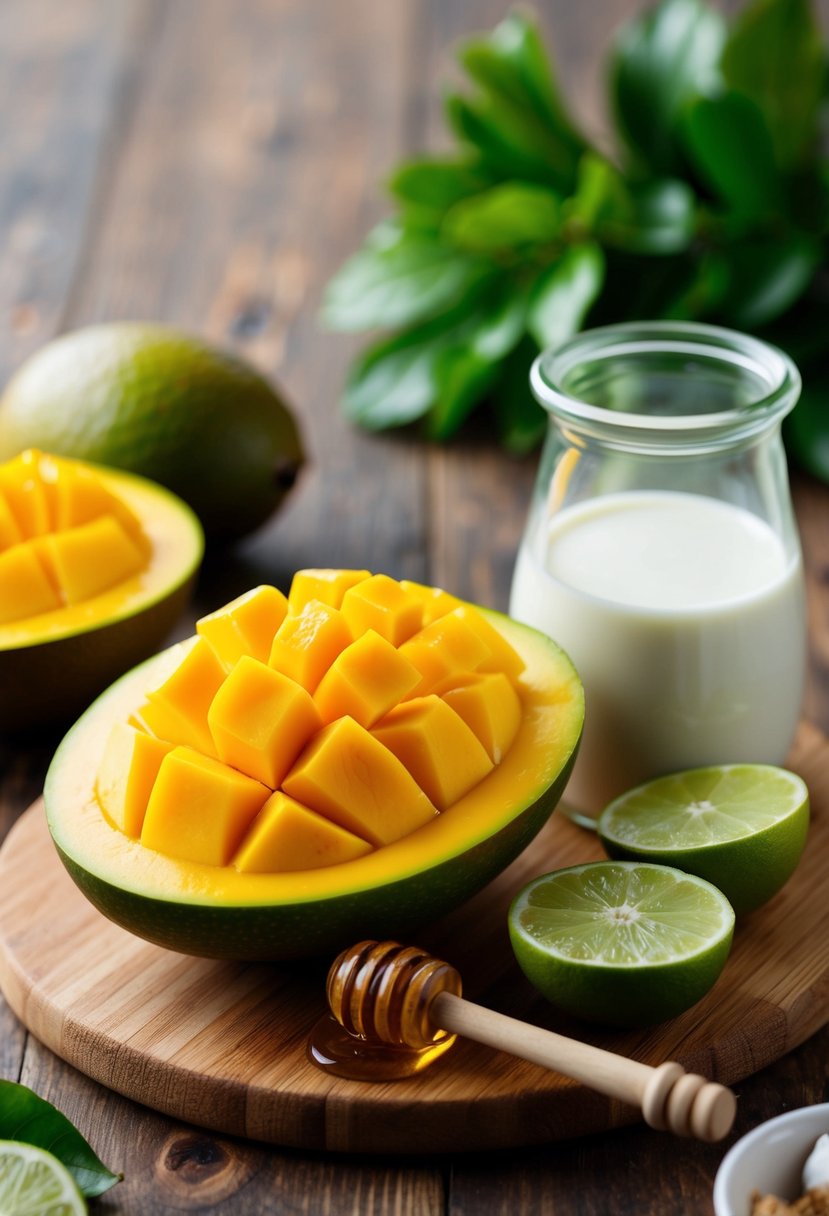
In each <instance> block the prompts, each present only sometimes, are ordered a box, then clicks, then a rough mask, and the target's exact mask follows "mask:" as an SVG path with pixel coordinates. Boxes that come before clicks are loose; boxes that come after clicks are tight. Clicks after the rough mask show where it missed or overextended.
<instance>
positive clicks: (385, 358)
mask: <svg viewBox="0 0 829 1216" xmlns="http://www.w3.org/2000/svg"><path fill="white" fill-rule="evenodd" d="M451 341H452V335H451V331H450V332H449V334H447V331H444V330H440V329H436V327H435V325H434V324H431V325H425V326H422V327H421V328H419V329H413V330H407V331H406V332H405V333H403V334H398V335H396V336H395V337H393V338H391V339H386V340H385V341H382V342H378V343H376V344H375V345H374V346H371V347H369V349H368V350H366V351H364V352H363V354H362V355H361V356H360V357H359V358H358V359H357V360H356V361H355V362H354V363H353V364H352V367H351V370H350V372H349V376H348V379H347V381H346V385H345V391H344V394H343V401H342V406H343V411H344V413H345V415H346V417H347V418H348V419H350V420H351V421H352V422H358V423H359V424H360V425H361V426H364V427H366V428H367V429H368V430H372V431H379V430H383V429H384V428H385V427H395V426H405V425H407V424H408V423H410V422H414V421H415V420H416V419H418V418H422V417H423V415H424V414H425V413H426V411H427V410H428V409H429V407H430V406H431V405H432V402H433V401H434V399H435V395H436V392H437V379H436V367H437V361H438V359H439V357H440V356H441V354H442V353H443V352H444V350H446V349H447V346H448V345H449V344H450V342H451Z"/></svg>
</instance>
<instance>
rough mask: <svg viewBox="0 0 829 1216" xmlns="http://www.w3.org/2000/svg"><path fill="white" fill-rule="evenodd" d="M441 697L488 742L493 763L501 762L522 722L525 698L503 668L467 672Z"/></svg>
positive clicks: (472, 729)
mask: <svg viewBox="0 0 829 1216" xmlns="http://www.w3.org/2000/svg"><path fill="white" fill-rule="evenodd" d="M440 695H441V698H442V699H443V700H444V701H445V702H446V704H447V705H449V706H450V707H451V708H452V709H454V711H455V713H456V714H459V715H460V717H461V718H463V720H464V722H465V723H466V725H467V726H468V727H469V729H470V730H471V731H472V732H473V733H474V735H475V736H476V738H477V739H478V740H479V741H480V742H481V743H482V744H483V745H484V747H485V748H486V750H487V754H488V755H489V758H490V760H492V762H493V764H500V763H501V761H502V760H503V758H504V756H505V755H506V754H507V752H508V751H509V749H510V748H511V747H512V744H513V741H514V739H515V736H516V735H517V734H518V727H519V726H520V725H521V713H522V710H521V701H520V699H519V697H518V693H517V692H516V691H515V688H514V686H513V684H512V683H511V682H510V680H509V679H508V678H507V677H506V676H505V675H504V673H503V672H502V671H493V672H487V673H486V674H482V675H470V676H466V677H465V678H464V680H463V681H462V682H461V683H456V684H455V686H454V687H451V688H447V689H445V690H441V692H440Z"/></svg>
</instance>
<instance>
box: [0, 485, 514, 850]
mask: <svg viewBox="0 0 829 1216" xmlns="http://www.w3.org/2000/svg"><path fill="white" fill-rule="evenodd" d="M47 505H48V504H47ZM77 526H78V527H80V528H83V527H86V526H88V525H86V524H79V525H77ZM39 543H42V541H41V542H39ZM20 548H21V546H19V545H17V546H15V547H14V548H13V549H10V550H9V552H16V550H18V549H20ZM3 556H4V555H3V554H0V559H2V557H3ZM0 579H2V561H1V560H0ZM0 585H1V584H0ZM50 585H51V584H50V583H49V580H48V577H47V579H46V586H47V587H48V586H50ZM35 593H36V592H35V591H33V592H32V594H33V595H34V594H35ZM523 667H524V665H523V662H522V660H521V659H520V658H519V656H518V655H517V653H516V652H515V651H514V650H513V648H512V647H511V646H510V644H509V643H508V642H507V641H506V639H505V638H504V637H503V636H502V635H501V634H500V633H499V632H498V630H497V629H496V628H495V627H494V626H493V625H491V624H490V623H489V622H488V621H487V620H485V619H484V617H483V616H482V615H481V614H480V613H479V612H477V611H476V610H475V609H474V608H472V607H471V606H470V605H468V604H464V603H462V602H461V601H460V600H458V599H456V598H455V597H454V596H452V595H450V594H449V593H447V592H445V591H442V590H441V589H439V588H431V587H425V586H422V585H420V584H416V583H402V582H397V581H395V580H394V579H391V578H389V577H387V576H386V575H372V574H370V573H369V572H368V571H366V570H303V571H299V572H298V573H297V574H296V575H295V576H294V580H293V583H292V586H291V588H290V592H289V594H288V596H287V598H286V597H285V596H284V595H282V593H281V592H280V591H278V590H277V589H276V588H274V587H267V586H263V587H257V588H255V589H254V590H252V591H250V592H248V593H247V594H246V595H243V596H240V597H239V598H238V599H237V600H234V601H233V602H232V603H230V604H228V605H227V606H226V607H224V608H221V609H218V610H217V611H216V612H213V613H211V614H210V615H209V616H206V617H204V618H202V620H200V621H199V622H198V623H197V626H196V636H195V637H193V638H190V639H189V640H187V641H185V642H182V643H180V644H179V647H178V651H177V652H176V655H175V661H173V662H172V666H171V667H168V669H167V675H166V678H165V680H164V682H163V683H162V684H161V685H159V686H158V687H155V688H149V689H147V692H146V701H145V703H144V704H143V705H141V706H139V707H138V708H137V709H136V710H135V711H134V712H133V713H132V714H131V715H130V717H129V721H128V722H123V723H122V722H118V723H116V724H115V726H114V727H113V730H112V735H111V738H110V740H109V743H108V745H107V747H106V749H105V751H104V755H103V760H102V762H101V766H100V770H99V772H98V777H97V783H96V796H97V799H98V802H99V804H100V806H101V810H102V812H103V814H104V816H105V818H106V820H107V822H108V823H109V824H110V825H112V826H113V827H114V828H115V829H116V830H118V831H121V832H123V833H124V834H125V835H127V836H129V837H131V838H132V839H133V840H140V843H141V845H142V846H144V847H145V848H147V849H151V850H154V851H156V852H159V853H163V854H165V855H167V856H169V857H172V858H176V859H179V860H182V861H188V862H199V863H203V864H206V865H211V866H231V867H233V868H234V869H235V870H237V871H238V872H239V873H256V874H262V873H280V872H285V873H288V872H296V871H302V870H313V869H317V868H321V867H328V866H336V865H344V864H348V863H349V862H351V861H355V860H357V859H358V858H360V857H362V856H364V855H365V854H366V853H369V852H372V851H373V850H376V849H382V848H384V847H385V846H387V845H391V844H394V843H395V842H397V841H400V840H403V839H404V838H405V837H406V836H408V835H410V834H411V833H413V832H418V831H419V830H420V829H425V828H427V827H428V825H429V824H430V823H431V822H432V821H433V820H434V819H435V817H436V816H440V815H444V814H446V813H447V812H448V811H450V810H451V809H452V808H453V807H454V806H455V805H456V804H458V803H460V801H461V800H462V799H463V798H464V796H465V795H466V794H468V793H469V792H470V791H471V790H473V789H474V788H475V787H476V786H477V785H478V784H479V783H480V782H481V781H483V780H485V779H486V778H487V777H488V776H489V774H490V773H492V772H493V770H494V768H496V767H497V765H498V764H499V763H500V761H501V760H502V759H503V758H504V757H505V755H506V754H507V752H508V751H509V749H510V746H511V744H512V742H513V739H514V738H515V736H516V734H517V732H518V729H519V726H520V723H521V719H522V714H523V709H522V684H521V678H522V672H523Z"/></svg>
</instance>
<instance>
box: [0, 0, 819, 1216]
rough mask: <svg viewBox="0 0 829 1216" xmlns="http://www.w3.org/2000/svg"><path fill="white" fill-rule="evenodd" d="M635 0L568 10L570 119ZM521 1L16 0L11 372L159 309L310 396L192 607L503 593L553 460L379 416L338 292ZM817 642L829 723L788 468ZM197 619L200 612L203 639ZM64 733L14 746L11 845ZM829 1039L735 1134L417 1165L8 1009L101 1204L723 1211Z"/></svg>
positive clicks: (10, 136)
mask: <svg viewBox="0 0 829 1216" xmlns="http://www.w3.org/2000/svg"><path fill="white" fill-rule="evenodd" d="M640 7H641V5H640V4H639V3H638V0H590V2H588V3H582V4H574V3H572V0H548V3H547V4H546V5H545V6H544V24H545V27H546V30H547V33H548V36H549V37H550V38H551V40H552V41H554V43H555V46H556V48H557V58H558V62H559V65H560V68H561V74H562V76H563V78H564V82H565V85H566V88H567V91H568V93H569V95H570V96H571V98H572V99H573V101H574V104H575V107H576V109H577V112H578V113H579V115H580V116H581V117H582V119H583V120H584V122H585V123H586V124H587V125H588V126H589V127H591V128H592V129H593V130H600V129H601V124H602V112H601V106H600V101H599V98H600V87H599V86H600V74H599V65H600V62H601V59H602V56H603V54H604V52H605V49H606V47H607V44H608V42H609V40H610V37H611V34H612V30H613V28H614V27H615V26H616V25H617V24H618V23H619V22H620V21H622V20H623V19H625V18H626V17H628V16H630V15H631V14H632V13H633V12H635V11H636V10H637V9H638V8H640ZM731 7H733V6H731ZM503 11H504V4H503V2H502V0H444V2H443V3H441V2H440V0H432V2H429V0H392V2H390V3H385V4H383V3H378V0H348V3H343V4H335V3H332V2H331V0H328V2H326V0H236V2H233V0H70V2H68V3H67V0H3V6H2V27H1V28H0V112H1V113H2V116H3V117H2V137H0V138H1V139H2V142H0V233H1V234H2V240H0V309H2V316H3V319H4V323H3V324H2V326H0V378H2V380H5V378H6V377H7V375H8V374H9V373H11V372H12V371H13V370H14V368H16V367H17V365H18V364H19V363H20V361H21V360H22V359H23V358H24V357H25V356H26V355H27V354H28V353H29V352H30V351H32V350H34V349H35V348H36V347H37V346H39V345H40V344H42V343H43V342H45V341H47V340H48V339H49V338H51V337H52V336H53V335H55V334H57V333H59V332H61V331H63V330H66V329H71V328H74V327H77V326H80V325H84V324H87V323H89V322H92V321H98V320H113V319H121V318H145V319H148V318H157V319H161V320H164V321H168V322H173V323H176V324H179V325H182V326H185V327H187V328H189V329H192V330H195V331H198V332H200V333H202V334H204V335H206V336H207V337H209V338H211V339H213V340H216V341H218V342H220V343H223V344H227V345H229V346H231V347H235V348H236V349H237V350H239V351H240V352H241V353H243V354H244V355H247V356H249V357H250V358H251V359H253V360H254V361H255V362H256V363H258V364H259V365H260V366H261V367H262V368H263V369H264V370H265V371H266V372H267V373H269V374H271V375H273V376H274V377H275V378H276V379H277V380H278V381H279V382H280V383H281V384H282V385H283V386H284V388H285V390H286V391H287V393H288V394H289V396H290V398H291V399H292V400H293V401H294V403H295V404H296V407H297V410H298V411H299V414H300V416H301V420H302V426H303V431H304V434H305V438H306V444H307V447H308V450H309V453H310V455H311V459H310V462H309V465H308V467H307V469H306V470H305V473H304V475H303V477H302V480H301V482H300V484H299V485H298V487H297V489H296V490H295V492H294V494H293V496H292V498H291V501H290V504H289V506H288V507H287V508H286V509H285V510H284V511H283V513H282V514H281V515H280V516H279V517H278V519H277V520H275V521H274V522H273V523H272V524H271V525H270V526H269V527H267V528H266V529H264V530H263V531H261V532H260V533H259V534H258V535H257V536H255V537H254V538H252V539H251V540H250V541H248V542H247V544H246V545H244V546H243V547H240V548H239V549H237V551H236V552H235V553H233V554H232V555H230V556H227V555H225V556H223V557H222V558H221V559H219V558H214V559H213V560H212V561H210V562H208V564H207V566H206V568H205V570H204V573H203V576H202V579H201V582H200V586H199V591H198V596H197V601H196V603H195V605H194V608H193V615H194V616H195V615H196V614H198V613H200V612H203V611H205V610H208V609H210V608H213V607H215V606H217V605H218V604H220V603H222V602H224V601H225V600H227V599H228V598H230V597H231V596H232V595H235V594H237V593H238V592H239V591H241V590H243V589H245V588H246V587H248V586H250V585H252V584H253V583H254V582H258V581H272V582H275V583H276V584H277V585H280V586H283V587H285V586H287V584H288V582H289V580H290V576H291V573H292V572H293V571H294V570H295V569H297V568H299V567H302V566H325V565H340V566H347V565H360V566H363V565H366V566H369V567H371V568H373V569H375V570H383V571H386V572H388V573H390V574H392V575H395V576H397V577H409V578H414V579H417V580H421V581H426V582H433V583H438V584H441V585H443V586H446V587H448V588H450V589H451V590H453V591H454V592H456V593H458V594H460V595H462V596H464V597H467V598H469V599H471V600H474V601H478V602H481V603H485V604H490V605H492V606H494V607H499V608H503V607H504V606H505V603H506V597H507V590H508V586H509V579H510V576H511V570H512V561H513V555H514V552H515V548H516V545H517V541H518V537H519V533H520V529H521V526H522V523H523V519H524V514H525V510H526V506H527V502H528V497H529V492H530V488H531V485H532V480H533V475H534V466H535V462H534V460H532V459H529V460H526V461H512V460H509V459H507V458H506V457H504V456H502V455H501V454H499V453H498V452H497V451H496V450H495V449H494V447H492V446H490V445H489V444H488V443H487V442H486V440H485V439H484V438H482V439H479V440H468V441H464V443H463V444H462V445H455V446H452V447H449V448H445V449H437V448H429V447H427V446H425V445H422V444H420V443H418V442H416V441H414V440H412V439H411V438H409V437H407V438H403V437H401V436H392V435H388V434H386V435H383V436H380V437H371V436H367V435H365V434H361V433H357V432H355V431H354V430H353V429H351V428H350V427H349V426H348V425H347V424H346V423H345V422H344V420H343V419H342V418H341V416H340V414H339V412H338V409H337V395H338V390H339V387H340V385H341V383H342V379H343V375H344V371H345V368H346V365H347V362H348V359H349V356H350V354H351V353H352V352H353V351H354V350H355V349H356V345H357V343H356V342H353V341H351V340H345V339H343V338H340V337H335V336H331V335H327V334H325V333H323V332H322V331H321V330H320V328H319V327H318V325H317V323H316V320H315V317H316V312H317V308H318V304H319V300H320V294H321V290H322V288H323V285H324V284H325V282H326V280H327V279H328V277H329V276H330V274H331V273H332V272H333V270H334V269H335V268H336V267H337V266H338V265H339V264H340V262H341V261H342V259H343V258H344V257H345V255H347V254H348V253H349V252H351V251H352V250H353V249H354V248H355V247H356V245H357V244H358V242H359V241H360V239H361V237H362V235H363V234H364V233H365V231H366V230H367V228H368V227H369V225H370V224H371V223H373V222H374V221H375V220H376V219H377V218H379V216H380V215H382V214H383V211H384V201H383V199H382V196H381V193H380V189H379V183H380V181H381V179H382V178H383V175H384V174H385V173H387V171H388V170H389V169H390V167H391V166H392V165H393V163H394V162H395V161H396V160H397V159H398V158H399V157H400V156H401V155H402V154H403V153H405V152H409V151H414V150H415V149H424V148H433V149H434V148H435V147H436V146H438V144H439V141H440V140H441V138H443V136H442V129H441V122H440V113H439V98H440V85H441V81H443V80H445V79H446V77H447V76H448V75H449V74H450V73H451V71H452V63H451V54H450V50H449V48H450V47H451V45H452V44H453V42H454V41H456V40H457V39H458V38H459V37H461V36H462V35H464V34H467V33H471V32H473V31H475V30H477V29H483V28H487V27H489V26H491V25H492V24H494V23H495V21H496V20H497V19H498V18H499V17H500V16H501V15H502V13H503ZM795 498H796V506H797V511H798V518H799V520H800V525H801V530H802V534H803V542H804V547H805V551H806V558H807V571H808V581H809V611H810V625H811V638H812V653H811V664H810V680H809V687H808V694H807V701H806V706H805V714H806V716H807V717H808V718H809V719H810V720H811V721H813V722H815V723H817V724H818V725H819V726H820V727H821V728H822V729H823V730H825V731H827V732H829V529H827V526H826V523H827V519H829V489H826V488H824V487H822V486H820V485H818V484H817V483H815V482H812V481H808V480H806V479H804V478H802V477H796V478H795ZM191 623H192V618H188V620H187V621H185V622H183V624H182V632H187V631H189V628H190V625H191ZM56 742H57V737H51V738H46V739H43V740H42V741H39V742H38V744H37V745H34V744H32V745H25V746H21V745H16V746H8V745H5V746H4V745H2V744H0V838H2V836H3V835H5V833H6V832H7V831H8V829H9V827H10V826H11V824H12V823H13V821H14V820H15V818H16V817H17V816H18V815H19V814H20V812H21V811H22V810H23V809H24V808H25V807H26V806H28V805H29V803H30V802H31V801H32V800H33V799H34V798H35V796H36V795H37V794H38V793H39V792H40V789H41V786H42V781H43V776H44V772H45V769H46V765H47V764H48V761H49V757H50V754H51V752H52V750H53V748H54V746H55V743H56ZM827 1061H829V1030H824V1031H822V1032H821V1033H820V1034H818V1035H816V1036H815V1037H814V1038H813V1039H812V1040H810V1041H809V1042H807V1043H806V1044H805V1045H804V1046H803V1047H801V1048H800V1049H799V1050H797V1051H795V1052H793V1053H792V1054H791V1055H789V1056H788V1057H786V1058H785V1059H783V1060H782V1061H780V1062H779V1063H778V1064H777V1065H775V1066H774V1067H773V1068H770V1069H767V1070H766V1071H764V1072H762V1073H760V1074H759V1075H757V1076H755V1077H753V1078H751V1079H749V1080H747V1081H745V1082H743V1083H741V1084H740V1085H739V1086H738V1087H737V1088H738V1094H739V1114H738V1119H737V1123H736V1127H735V1129H734V1132H733V1134H732V1136H731V1137H730V1138H729V1140H728V1141H726V1142H725V1143H724V1144H720V1145H713V1146H704V1145H700V1144H697V1143H690V1142H685V1141H679V1140H676V1139H673V1138H669V1137H666V1136H665V1135H661V1134H659V1133H656V1132H653V1131H649V1130H647V1129H646V1128H644V1127H643V1126H637V1127H634V1128H631V1129H628V1130H625V1131H620V1132H615V1133H612V1134H607V1135H603V1136H594V1137H591V1138H587V1139H582V1140H578V1141H573V1142H566V1143H559V1144H556V1145H553V1146H551V1147H549V1148H542V1149H532V1150H524V1151H515V1152H510V1153H503V1154H494V1153H489V1154H487V1155H486V1156H485V1157H476V1156H457V1157H454V1158H443V1157H435V1158H430V1159H427V1160H424V1159H406V1160H402V1159H394V1160H389V1159H383V1158H360V1159H353V1158H342V1157H337V1156H334V1155H329V1156H324V1155H315V1154H312V1153H302V1152H297V1151H287V1150H286V1151H280V1150H278V1149H273V1148H268V1147H262V1146H259V1145H256V1144H249V1143H244V1142H239V1141H233V1140H231V1139H228V1138H223V1137H220V1136H216V1135H213V1134H209V1133H206V1132H204V1131H201V1130H199V1129H197V1128H193V1127H187V1126H182V1125H178V1124H176V1123H174V1122H173V1121H171V1120H169V1119H167V1118H164V1117H161V1116H159V1115H157V1114H155V1113H153V1112H152V1111H150V1110H147V1109H145V1108H143V1107H140V1106H137V1105H135V1104H133V1103H131V1102H129V1101H126V1100H125V1099H122V1098H120V1097H118V1096H116V1095H115V1094H113V1093H110V1092H108V1091H107V1090H105V1089H103V1088H102V1087H100V1086H98V1085H96V1084H94V1083H92V1082H91V1081H88V1080H87V1079H86V1078H85V1077H83V1076H81V1075H80V1074H78V1073H76V1072H74V1071H73V1070H72V1069H71V1068H69V1067H68V1066H67V1065H65V1064H63V1063H62V1061H60V1060H59V1059H57V1058H55V1057H54V1056H52V1055H51V1054H50V1053H49V1052H48V1051H46V1050H45V1049H44V1048H43V1047H41V1046H40V1045H39V1044H38V1042H37V1041H36V1040H35V1039H34V1038H32V1037H31V1036H30V1035H28V1034H27V1033H26V1031H25V1030H24V1028H23V1027H22V1026H21V1025H20V1024H19V1023H18V1022H17V1021H16V1019H15V1018H14V1017H13V1015H12V1014H11V1013H10V1011H9V1010H8V1009H6V1008H5V1006H4V1005H3V1003H2V1001H0V1075H2V1076H4V1077H8V1078H11V1079H15V1080H20V1081H22V1082H24V1083H25V1084H27V1085H29V1086H31V1087H32V1088H33V1089H34V1090H36V1091H37V1092H38V1093H39V1094H41V1095H42V1096H44V1097H45V1098H48V1099H49V1100H50V1101H52V1102H54V1103H55V1104H56V1105H58V1106H59V1107H60V1108H61V1109H62V1110H63V1111H64V1112H65V1113H66V1114H67V1115H68V1116H69V1117H70V1118H71V1119H72V1120H73V1121H74V1122H75V1123H76V1124H77V1125H78V1127H79V1128H80V1129H81V1131H82V1132H83V1133H84V1134H85V1135H86V1136H87V1137H88V1138H89V1140H90V1141H91V1142H92V1144H93V1146H94V1147H95V1149H96V1150H97V1152H98V1153H99V1155H100V1156H101V1157H102V1158H103V1159H104V1160H105V1161H106V1162H107V1163H108V1164H109V1165H110V1166H111V1167H112V1168H114V1169H117V1170H122V1171H123V1172H124V1175H125V1179H124V1182H123V1183H121V1184H120V1185H119V1186H118V1187H117V1188H116V1189H115V1190H113V1191H112V1192H110V1194H109V1195H108V1196H106V1197H104V1198H103V1199H102V1200H98V1201H96V1202H95V1203H94V1205H93V1210H94V1211H96V1212H100V1213H124V1214H129V1216H132V1214H140V1216H154V1214H156V1213H167V1212H178V1211H182V1210H186V1211H199V1212H233V1213H234V1214H236V1213H255V1214H258V1213H292V1214H293V1213H310V1214H311V1216H314V1214H316V1213H325V1214H326V1216H344V1214H346V1213H349V1214H360V1216H362V1214H363V1213H371V1214H377V1216H381V1214H382V1216H392V1214H394V1216H407V1214H412V1216H420V1214H423V1216H431V1214H433V1213H435V1214H437V1213H451V1216H496V1214H504V1216H507V1214H508V1216H523V1214H532V1216H535V1214H541V1216H544V1214H548V1213H549V1214H552V1213H555V1214H556V1216H558V1214H564V1213H575V1214H577V1216H591V1214H595V1216H622V1214H625V1216H627V1214H630V1216H633V1214H634V1213H635V1214H636V1216H649V1214H653V1216H657V1214H659V1216H665V1214H666V1213H668V1212H679V1211H681V1212H688V1213H691V1212H693V1213H700V1214H702V1216H705V1214H706V1213H710V1212H711V1210H712V1208H711V1200H710V1194H711V1185H712V1180H713V1177H714V1173H715V1171H716V1169H717V1166H718V1164H719V1162H720V1160H721V1158H722V1156H723V1153H724V1151H725V1149H726V1148H727V1147H728V1145H729V1144H730V1143H731V1141H732V1140H733V1139H734V1138H736V1136H738V1135H739V1134H742V1133H743V1132H745V1131H746V1130H748V1129H749V1128H751V1127H752V1126H754V1125H755V1124H757V1123H758V1122H760V1121H761V1120H762V1119H765V1118H768V1117H770V1116H772V1115H775V1114H778V1113H780V1112H781V1111H783V1110H786V1109H788V1108H790V1107H793V1106H798V1105H802V1104H804V1103H812V1102H819V1101H826V1100H827V1097H829V1084H828V1083H827Z"/></svg>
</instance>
